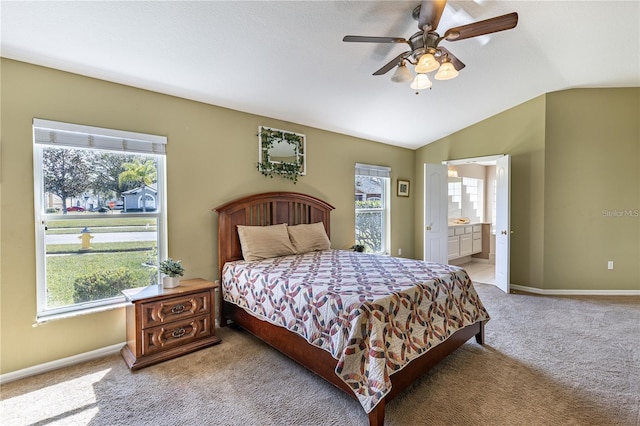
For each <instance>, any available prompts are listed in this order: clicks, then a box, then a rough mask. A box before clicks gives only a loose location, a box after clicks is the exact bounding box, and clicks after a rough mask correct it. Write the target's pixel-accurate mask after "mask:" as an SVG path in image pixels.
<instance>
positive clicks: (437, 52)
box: [342, 0, 518, 93]
mask: <svg viewBox="0 0 640 426" xmlns="http://www.w3.org/2000/svg"><path fill="white" fill-rule="evenodd" d="M446 4H447V1H446V0H422V3H421V4H419V5H418V6H416V8H415V9H413V13H412V17H413V19H415V20H416V21H418V28H419V31H418V32H417V33H415V34H413V35H412V36H411V37H409V39H408V40H407V39H404V38H401V37H368V36H354V35H348V36H345V37H344V38H343V39H342V41H346V42H357V43H406V44H408V45H409V47H410V48H411V49H410V50H407V51H406V52H402V53H401V54H399V55H398V56H396V57H395V58H393V59H392V60H391V61H389V62H388V63H387V64H386V65H384V66H383V67H382V68H380V69H379V70H378V71H376V72H374V73H373V75H383V74H386V73H387V72H389V71H390V70H391V69H393V67H396V66H397V67H398V68H397V69H396V72H395V73H394V75H393V77H391V80H392V81H395V82H406V81H410V80H412V83H411V88H412V89H415V90H420V89H428V88H430V87H431V85H432V83H431V80H429V77H428V76H427V73H429V72H432V71H435V70H438V72H437V73H436V74H435V76H434V78H435V79H436V80H450V79H452V78H455V77H457V76H458V71H460V70H461V69H463V68H464V67H465V65H464V64H463V63H462V61H460V60H459V59H458V58H456V57H455V56H454V55H453V54H452V53H451V52H450V51H449V50H447V49H446V48H445V47H442V46H440V42H441V41H443V40H446V41H459V40H464V39H467V38H472V37H478V36H481V35H485V34H491V33H495V32H498V31H505V30H510V29H512V28H515V26H516V25H517V24H518V14H517V13H515V12H512V13H508V14H506V15H501V16H496V17H495V18H491V19H485V20H483V21H478V22H474V23H471V24H467V25H462V26H459V27H455V28H450V29H448V30H447V31H445V33H444V35H443V36H440V34H438V33H437V32H436V29H437V28H438V23H439V22H440V17H441V16H442V12H443V11H444V8H445V5H446ZM407 63H410V64H412V65H415V72H416V76H415V78H414V77H413V75H412V74H411V71H409V69H408V68H407V66H406V64H407ZM416 93H418V92H416Z"/></svg>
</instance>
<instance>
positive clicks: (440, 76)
mask: <svg viewBox="0 0 640 426" xmlns="http://www.w3.org/2000/svg"><path fill="white" fill-rule="evenodd" d="M457 76H458V71H457V70H456V69H455V67H454V66H453V64H452V63H451V62H450V61H449V59H448V58H447V59H446V60H445V61H443V62H442V65H440V69H439V70H438V72H437V73H436V75H435V76H434V78H435V79H436V80H451V79H452V78H456V77H457Z"/></svg>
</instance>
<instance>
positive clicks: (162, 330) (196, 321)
mask: <svg viewBox="0 0 640 426" xmlns="http://www.w3.org/2000/svg"><path fill="white" fill-rule="evenodd" d="M211 326H212V325H211V315H209V314H204V315H200V316H197V317H195V318H188V319H186V320H183V321H176V322H172V323H170V324H165V325H161V326H158V327H153V328H149V329H146V330H142V355H150V354H153V353H156V352H161V351H164V350H166V349H169V348H171V347H174V346H181V345H184V344H185V343H189V342H191V341H192V340H196V339H201V338H203V337H207V336H210V335H211Z"/></svg>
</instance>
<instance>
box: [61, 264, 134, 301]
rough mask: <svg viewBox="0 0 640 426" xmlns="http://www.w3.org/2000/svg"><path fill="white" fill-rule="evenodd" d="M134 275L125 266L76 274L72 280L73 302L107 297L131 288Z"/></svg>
mask: <svg viewBox="0 0 640 426" xmlns="http://www.w3.org/2000/svg"><path fill="white" fill-rule="evenodd" d="M133 281H134V277H133V275H132V274H131V271H129V270H128V269H127V268H118V269H102V270H99V271H95V272H91V273H88V274H84V275H80V276H78V277H77V278H76V279H75V280H74V282H73V301H74V303H82V302H90V301H94V300H100V299H108V298H111V297H116V296H118V295H120V292H121V291H122V290H125V289H127V288H131V283H132V282H133Z"/></svg>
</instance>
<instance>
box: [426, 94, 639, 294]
mask: <svg viewBox="0 0 640 426" xmlns="http://www.w3.org/2000/svg"><path fill="white" fill-rule="evenodd" d="M493 154H510V155H511V156H512V162H511V228H512V230H513V231H514V234H513V235H512V237H511V253H510V254H511V283H512V284H516V285H520V286H525V287H533V288H536V289H541V290H550V291H553V290H582V291H593V290H596V291H598V290H603V291H616V290H619V291H634V290H635V291H639V290H640V265H639V264H640V218H639V217H638V215H637V214H636V212H637V211H638V209H640V88H617V89H572V90H566V91H562V92H557V93H550V94H547V95H543V96H540V97H538V98H536V99H533V100H531V101H528V102H525V103H523V104H521V105H519V106H517V107H514V108H512V109H510V110H508V111H505V112H503V113H500V114H498V115H495V116H493V117H491V118H489V119H487V120H484V121H482V122H480V123H477V124H475V125H473V126H470V127H468V128H466V129H463V130H461V131H459V132H457V133H454V134H452V135H450V136H448V137H446V138H443V139H440V140H438V141H436V142H434V143H432V144H429V145H426V146H424V147H422V148H420V149H419V150H417V151H416V165H415V170H416V188H417V190H416V194H417V195H418V196H417V197H416V199H415V203H416V204H415V206H414V208H415V229H416V236H415V241H416V248H415V254H416V256H417V257H421V256H422V253H423V247H422V234H421V232H422V231H421V230H422V216H423V213H422V211H423V207H422V206H423V204H424V199H423V197H421V196H420V194H422V192H423V191H422V186H423V183H424V182H423V180H424V176H423V175H424V173H423V164H424V163H440V162H441V161H443V160H453V159H459V158H470V157H481V156H486V155H493ZM603 211H606V212H613V213H612V214H609V213H607V214H603ZM615 212H623V213H622V216H616V214H620V213H615ZM624 212H628V213H624ZM608 260H613V261H614V269H613V270H607V261H608Z"/></svg>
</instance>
